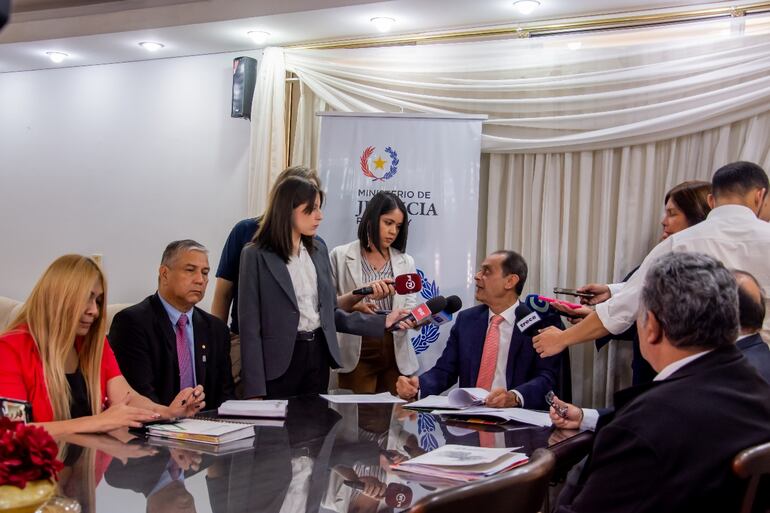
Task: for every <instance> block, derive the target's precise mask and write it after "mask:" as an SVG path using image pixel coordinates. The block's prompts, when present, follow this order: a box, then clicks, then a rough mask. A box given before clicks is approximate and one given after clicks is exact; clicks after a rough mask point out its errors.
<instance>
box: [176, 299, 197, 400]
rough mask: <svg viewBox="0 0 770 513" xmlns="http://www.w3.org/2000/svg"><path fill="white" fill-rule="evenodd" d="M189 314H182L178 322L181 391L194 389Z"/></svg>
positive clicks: (177, 347)
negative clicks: (189, 341)
mask: <svg viewBox="0 0 770 513" xmlns="http://www.w3.org/2000/svg"><path fill="white" fill-rule="evenodd" d="M186 326H187V314H182V315H181V316H180V317H179V320H178V321H176V356H177V358H178V359H179V389H180V390H181V389H184V388H187V387H194V386H195V380H194V379H193V373H192V358H190V347H189V345H188V344H187V330H186V329H185V327H186Z"/></svg>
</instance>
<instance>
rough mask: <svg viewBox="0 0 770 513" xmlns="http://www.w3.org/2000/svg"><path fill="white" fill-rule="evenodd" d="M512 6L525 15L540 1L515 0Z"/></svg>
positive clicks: (536, 6)
mask: <svg viewBox="0 0 770 513" xmlns="http://www.w3.org/2000/svg"><path fill="white" fill-rule="evenodd" d="M513 6H514V7H515V8H516V10H518V11H519V12H520V13H521V14H524V15H527V14H530V13H531V12H532V11H534V10H535V9H537V8H538V7H540V2H538V1H537V0H518V1H516V2H513Z"/></svg>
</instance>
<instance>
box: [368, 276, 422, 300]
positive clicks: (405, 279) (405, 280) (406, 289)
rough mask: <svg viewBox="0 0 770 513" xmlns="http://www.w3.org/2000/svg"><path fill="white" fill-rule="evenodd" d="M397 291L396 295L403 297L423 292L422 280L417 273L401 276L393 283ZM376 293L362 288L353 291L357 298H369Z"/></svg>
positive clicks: (370, 289)
mask: <svg viewBox="0 0 770 513" xmlns="http://www.w3.org/2000/svg"><path fill="white" fill-rule="evenodd" d="M393 286H394V288H395V289H396V294H398V295H400V296H403V295H405V294H413V293H415V292H420V291H421V290H422V280H421V279H420V275H419V274H417V273H407V274H399V275H398V276H396V278H395V282H394V283H393ZM372 292H374V289H373V288H372V287H361V288H360V289H356V290H354V291H353V294H355V295H357V296H368V295H369V294H371V293H372Z"/></svg>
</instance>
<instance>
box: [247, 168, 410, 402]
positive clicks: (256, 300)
mask: <svg viewBox="0 0 770 513" xmlns="http://www.w3.org/2000/svg"><path fill="white" fill-rule="evenodd" d="M322 202H323V193H322V192H321V191H320V190H319V188H318V186H317V185H316V184H314V183H312V182H310V181H309V180H306V179H304V178H298V177H290V178H287V179H285V180H284V181H283V182H282V183H280V184H278V186H277V187H276V188H275V189H274V193H273V197H272V198H271V203H270V205H269V206H268V208H267V211H266V212H265V215H264V217H263V219H262V223H261V224H260V227H259V230H258V231H257V233H256V234H255V235H254V239H253V240H252V243H251V244H249V245H247V246H246V247H245V248H244V249H243V252H242V253H241V264H240V273H239V278H238V317H239V327H240V331H241V354H242V367H241V378H242V382H243V386H244V397H246V398H257V397H266V398H269V399H274V398H285V397H291V396H295V395H302V394H318V393H325V392H326V391H327V389H328V383H329V368H330V367H334V368H336V367H339V366H340V362H341V358H340V350H339V346H338V344H337V334H336V331H337V330H338V329H339V330H340V331H344V332H348V333H357V334H360V335H366V336H372V337H382V336H383V334H384V330H385V328H386V327H387V326H390V325H391V324H392V323H393V321H394V320H395V319H398V318H400V317H401V316H402V315H403V313H404V312H403V311H394V312H393V313H392V314H390V315H388V316H387V317H386V316H384V315H366V314H362V313H359V312H354V313H346V312H344V311H342V310H340V309H338V308H337V297H336V294H335V292H334V285H333V284H332V273H331V266H330V263H329V255H328V251H327V249H326V246H325V245H324V243H323V242H321V241H319V240H318V239H314V236H315V234H316V231H317V230H318V226H319V225H320V224H321V220H322V219H323V214H322V213H321V204H322Z"/></svg>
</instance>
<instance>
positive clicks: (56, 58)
mask: <svg viewBox="0 0 770 513" xmlns="http://www.w3.org/2000/svg"><path fill="white" fill-rule="evenodd" d="M45 54H46V55H47V56H48V58H49V59H51V60H52V61H53V62H55V63H56V64H59V63H60V62H62V61H63V60H64V59H66V58H67V57H69V55H67V54H66V53H64V52H45Z"/></svg>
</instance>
